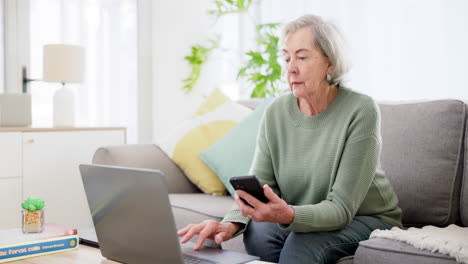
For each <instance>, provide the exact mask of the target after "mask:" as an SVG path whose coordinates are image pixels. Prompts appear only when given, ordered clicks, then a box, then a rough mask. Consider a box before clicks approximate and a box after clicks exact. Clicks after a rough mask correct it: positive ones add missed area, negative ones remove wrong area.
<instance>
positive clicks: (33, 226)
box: [21, 196, 45, 233]
mask: <svg viewBox="0 0 468 264" xmlns="http://www.w3.org/2000/svg"><path fill="white" fill-rule="evenodd" d="M21 207H23V233H41V232H42V231H43V230H44V207H45V203H44V200H42V199H40V198H37V197H34V196H31V197H29V198H28V199H26V200H25V201H24V202H23V203H22V204H21Z"/></svg>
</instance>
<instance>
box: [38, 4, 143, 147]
mask: <svg viewBox="0 0 468 264" xmlns="http://www.w3.org/2000/svg"><path fill="white" fill-rule="evenodd" d="M136 1H137V0H41V1H35V0H31V1H30V34H31V36H30V43H31V45H30V59H31V69H30V72H31V73H30V76H32V77H33V78H41V76H42V52H43V51H42V49H43V46H44V45H45V44H54V43H65V44H76V45H81V46H83V47H84V48H85V69H86V70H85V81H84V82H83V83H81V84H67V85H70V86H71V87H73V88H74V91H75V95H76V98H77V109H76V110H77V116H76V119H77V125H78V126H125V127H127V142H129V143H134V142H136V141H137V139H136V137H137V132H138V131H137V105H136V103H137V17H136V16H137V3H136ZM60 85H61V84H59V83H45V82H32V83H31V85H30V91H31V94H32V100H33V122H34V124H33V125H35V126H48V125H51V124H52V98H53V94H54V92H55V90H56V89H58V88H59V87H60Z"/></svg>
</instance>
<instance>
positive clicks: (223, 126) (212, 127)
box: [159, 91, 252, 195]
mask: <svg viewBox="0 0 468 264" xmlns="http://www.w3.org/2000/svg"><path fill="white" fill-rule="evenodd" d="M218 92H219V91H215V93H218ZM219 93H220V92H219ZM220 98H221V99H222V97H221V96H219V94H217V95H215V96H209V97H208V98H207V101H206V102H205V103H204V104H203V105H202V107H203V108H204V109H202V111H200V110H201V109H199V111H198V112H197V113H205V114H202V115H197V114H196V115H195V116H194V117H193V118H191V119H188V120H186V121H184V122H183V123H182V124H181V125H179V126H178V127H176V128H175V129H174V130H173V131H172V132H171V133H170V134H169V136H168V137H167V138H166V139H164V140H162V141H161V142H159V145H160V147H161V149H162V150H164V152H166V154H167V155H168V156H169V157H171V158H172V160H173V161H174V162H175V163H176V164H177V165H178V166H179V167H180V168H181V169H182V170H183V171H184V173H185V175H186V176H187V177H188V178H189V179H190V180H191V181H192V182H193V183H194V184H195V185H196V186H197V187H198V188H199V189H200V190H202V191H203V192H205V193H209V194H212V195H225V194H226V189H225V188H224V185H223V183H222V182H221V181H220V179H219V178H218V177H217V176H216V174H215V173H214V172H213V171H212V170H211V169H210V168H209V167H208V166H206V164H205V163H204V162H203V161H202V160H201V159H200V158H199V157H198V155H199V153H200V152H201V151H204V150H206V149H207V148H208V147H210V146H211V145H212V144H213V143H215V142H216V141H218V140H219V139H220V138H221V137H223V136H224V135H225V134H226V133H227V132H228V131H229V130H230V129H231V128H233V127H234V126H235V125H236V124H238V123H239V122H240V121H241V120H242V119H244V118H245V117H246V116H248V115H249V114H250V113H251V112H252V110H251V109H249V108H247V107H244V106H242V105H240V104H237V103H234V102H232V101H229V100H227V99H226V100H225V101H224V102H222V103H221V104H219V101H218V100H219V99H220ZM222 100H223V99H222ZM207 106H209V107H207ZM213 106H214V109H210V108H213Z"/></svg>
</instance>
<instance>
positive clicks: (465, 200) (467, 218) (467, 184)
mask: <svg viewBox="0 0 468 264" xmlns="http://www.w3.org/2000/svg"><path fill="white" fill-rule="evenodd" d="M465 106H466V108H465V111H466V113H467V121H466V122H465V153H464V154H465V156H464V160H465V162H464V176H463V185H462V198H461V202H460V214H461V221H462V224H463V225H464V226H468V104H467V105H465Z"/></svg>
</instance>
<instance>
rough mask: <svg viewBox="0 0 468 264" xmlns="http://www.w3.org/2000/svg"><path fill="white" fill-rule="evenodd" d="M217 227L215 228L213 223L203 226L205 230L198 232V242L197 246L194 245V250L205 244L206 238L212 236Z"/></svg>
mask: <svg viewBox="0 0 468 264" xmlns="http://www.w3.org/2000/svg"><path fill="white" fill-rule="evenodd" d="M215 230H216V229H215V228H213V225H211V224H208V225H206V226H205V228H203V230H202V231H201V232H200V233H199V234H198V239H197V243H195V246H194V247H193V250H198V249H200V247H201V246H202V245H203V242H204V241H205V240H206V238H207V237H208V236H211V234H212V233H213V232H214V231H215Z"/></svg>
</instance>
